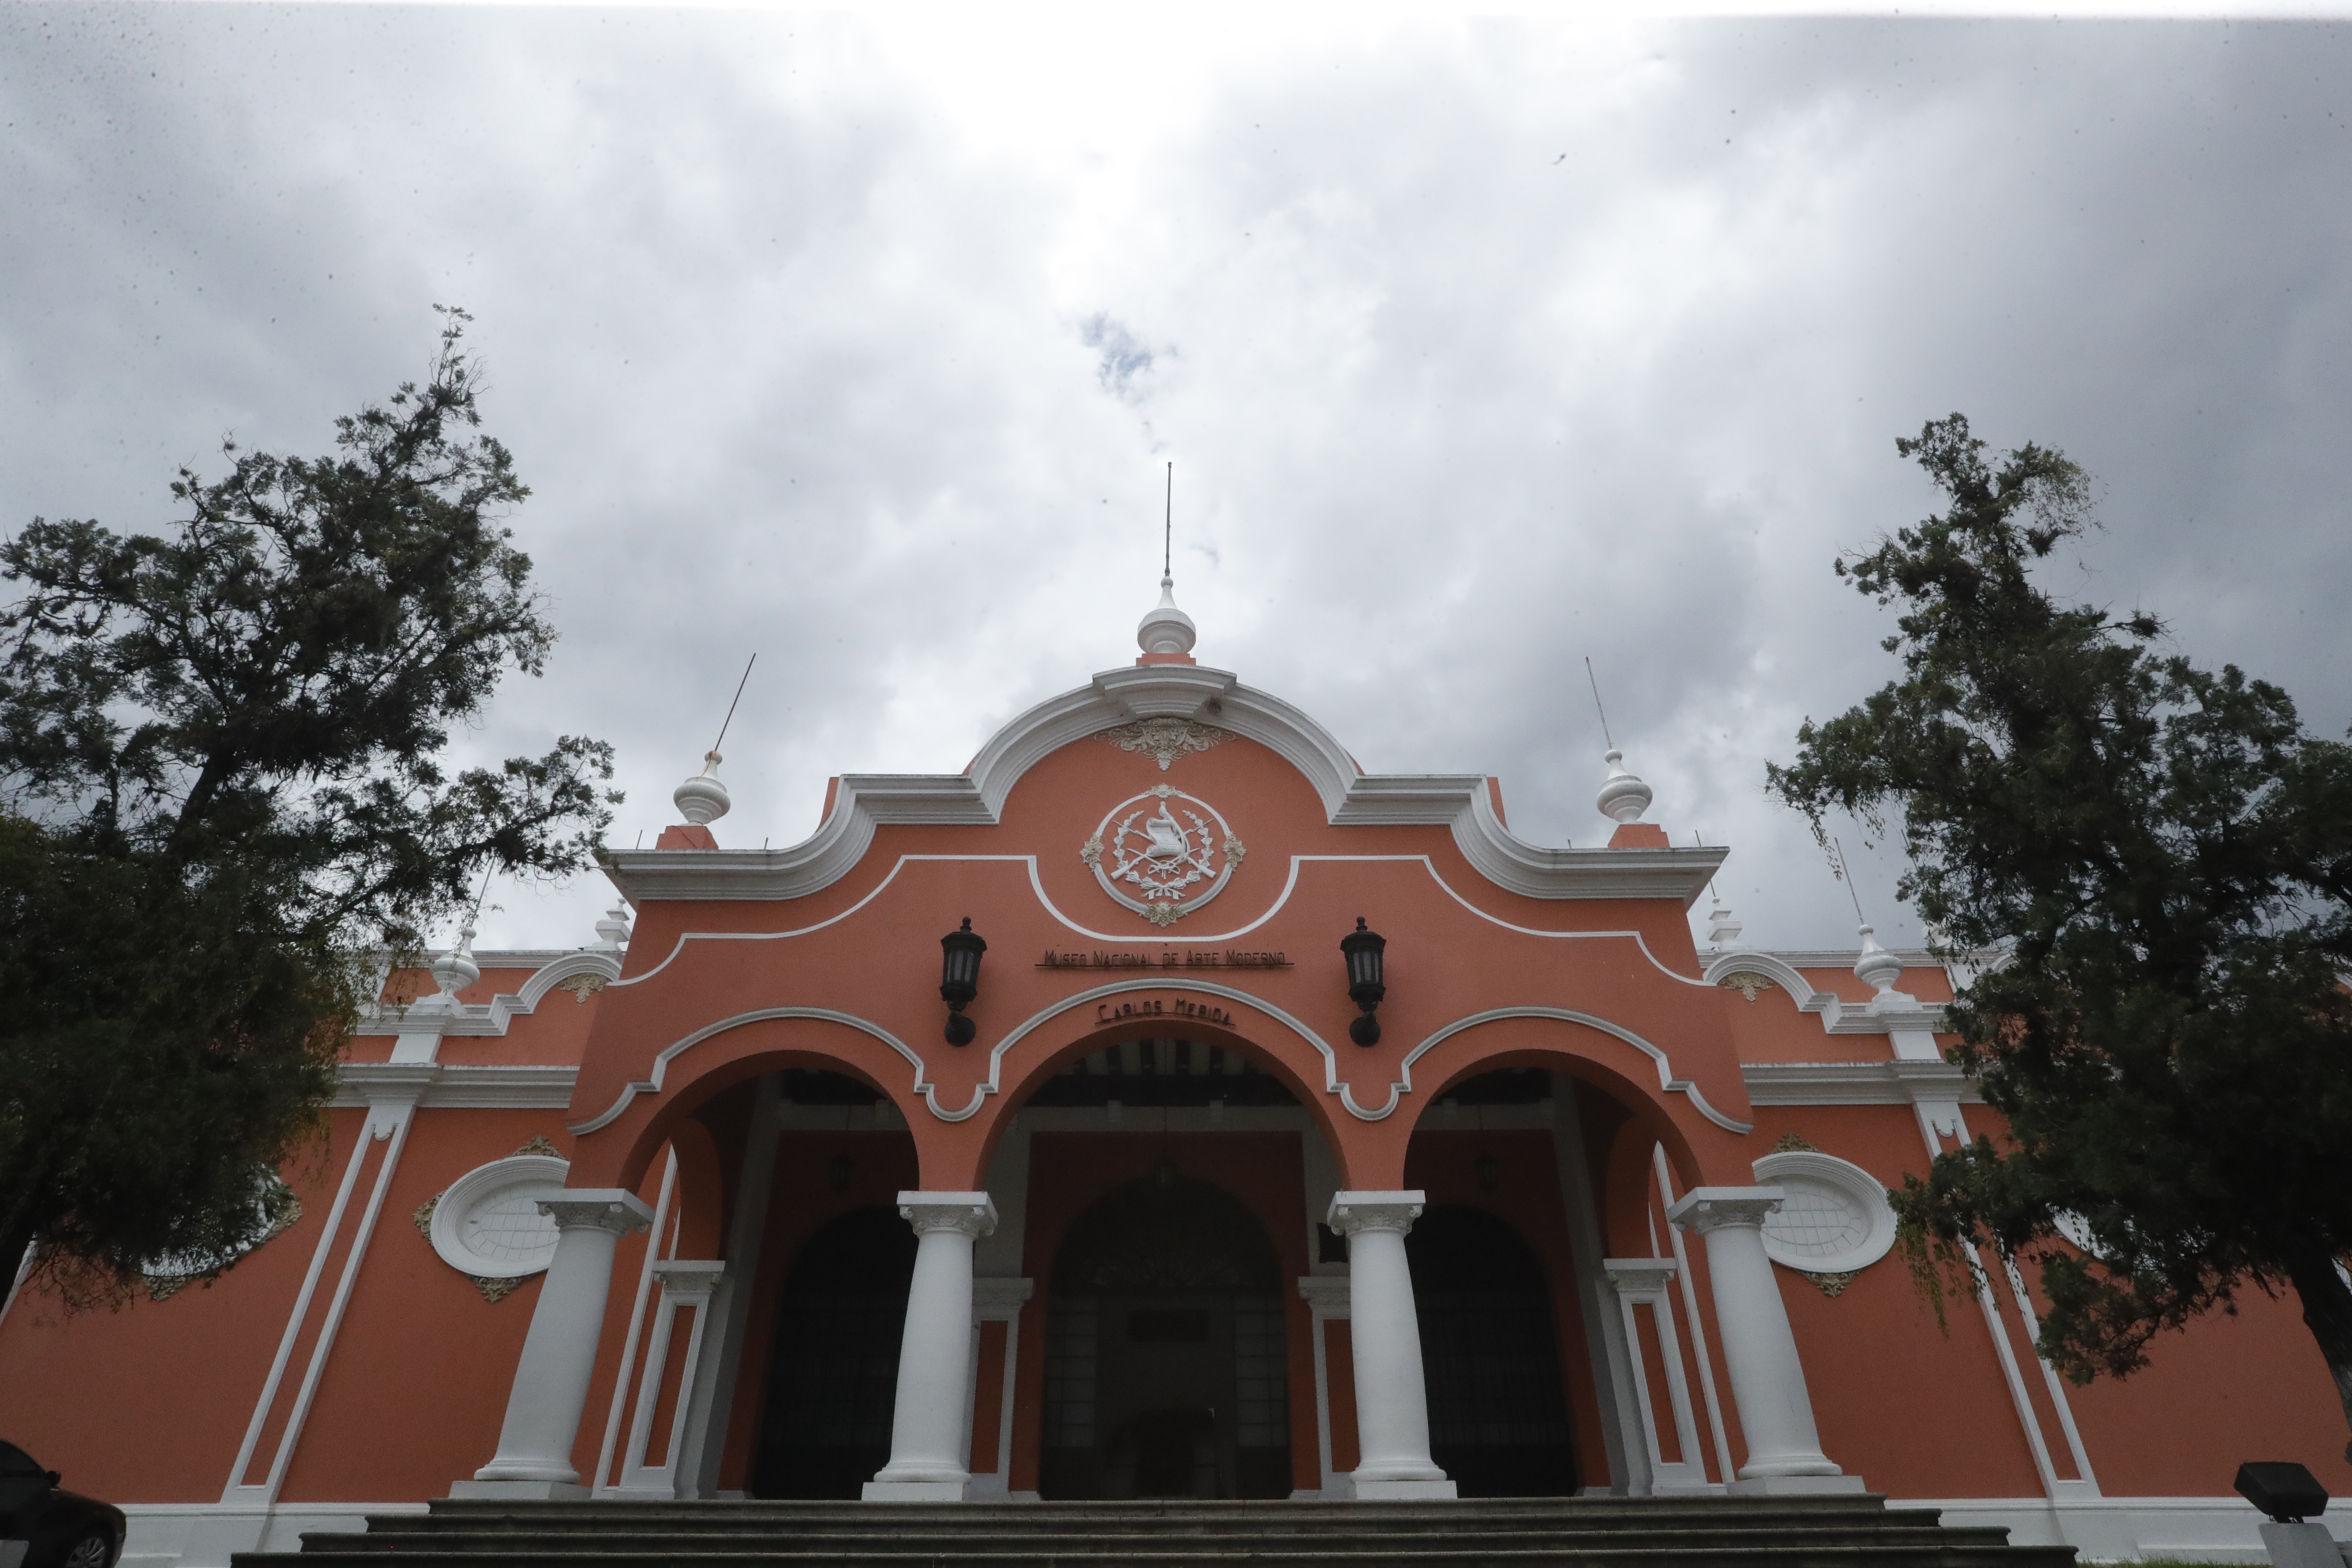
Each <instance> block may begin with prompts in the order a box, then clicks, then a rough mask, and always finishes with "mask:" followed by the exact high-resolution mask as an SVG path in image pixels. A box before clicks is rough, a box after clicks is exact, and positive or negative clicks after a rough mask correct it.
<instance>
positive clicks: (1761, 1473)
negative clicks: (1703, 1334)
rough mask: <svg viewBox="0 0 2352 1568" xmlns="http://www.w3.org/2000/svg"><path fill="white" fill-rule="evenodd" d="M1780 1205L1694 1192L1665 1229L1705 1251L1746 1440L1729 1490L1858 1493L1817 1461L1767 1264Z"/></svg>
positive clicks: (1807, 1407)
mask: <svg viewBox="0 0 2352 1568" xmlns="http://www.w3.org/2000/svg"><path fill="white" fill-rule="evenodd" d="M1780 1198H1781V1192H1780V1188H1778V1187H1693V1188H1692V1189H1691V1190H1690V1191H1689V1192H1687V1193H1685V1194H1683V1195H1682V1197H1681V1198H1680V1199H1678V1200H1677V1201H1676V1202H1675V1205H1674V1206H1673V1207H1672V1208H1669V1209H1668V1210H1666V1218H1667V1219H1668V1220H1670V1221H1671V1222H1673V1223H1674V1224H1675V1226H1679V1227H1681V1228H1682V1229H1684V1230H1695V1231H1696V1232H1698V1234H1699V1235H1700V1236H1701V1237H1704V1238H1705V1240H1706V1271H1707V1277H1708V1279H1709V1282H1710V1283H1711V1285H1712V1286H1713V1289H1714V1295H1715V1322H1716V1328H1717V1331H1718V1332H1720V1333H1721V1334H1722V1336H1723V1360H1724V1365H1725V1368H1726V1370H1727V1371H1728V1372H1729V1373H1730V1374H1731V1397H1732V1401H1733V1403H1734V1404H1736V1405H1738V1408H1739V1429H1740V1431H1741V1432H1742V1433H1744V1434H1745V1435H1746V1436H1747V1438H1748V1463H1746V1464H1745V1465H1743V1466H1741V1467H1740V1468H1739V1479H1738V1480H1735V1481H1733V1482H1732V1483H1731V1486H1730V1489H1731V1490H1732V1491H1735V1492H1858V1491H1861V1490H1862V1489H1863V1482H1862V1478H1861V1477H1860V1476H1849V1475H1845V1474H1843V1473H1842V1472H1841V1471H1840V1470H1839V1469H1838V1468H1837V1466H1836V1465H1835V1464H1833V1463H1832V1462H1831V1460H1830V1458H1829V1457H1828V1456H1827V1455H1825V1454H1823V1453H1822V1439H1821V1435H1820V1434H1819V1433H1818V1432H1817V1431H1816V1430H1815V1429H1814V1426H1813V1401H1812V1396H1811V1394H1809V1393H1807V1392H1806V1389H1805V1366H1804V1363H1803V1362H1801V1361H1800V1360H1799V1359H1798V1357H1797V1336H1796V1335H1795V1334H1794V1333H1792V1332H1791V1331H1790V1328H1789V1309H1788V1307H1787V1306H1786V1305H1785V1304H1784V1303H1783V1302H1782V1301H1781V1300H1780V1281H1779V1280H1778V1279H1774V1278H1773V1276H1772V1260H1771V1258H1769V1257H1767V1256H1766V1255H1765V1251H1764V1216H1765V1215H1769V1214H1770V1213H1771V1212H1772V1211H1773V1210H1775V1209H1777V1208H1779V1207H1780Z"/></svg>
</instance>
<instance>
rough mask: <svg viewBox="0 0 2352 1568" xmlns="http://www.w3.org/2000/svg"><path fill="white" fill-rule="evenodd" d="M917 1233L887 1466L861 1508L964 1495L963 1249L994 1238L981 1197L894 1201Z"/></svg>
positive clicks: (966, 1333) (967, 1314)
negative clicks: (974, 1243)
mask: <svg viewBox="0 0 2352 1568" xmlns="http://www.w3.org/2000/svg"><path fill="white" fill-rule="evenodd" d="M898 1213H899V1214H900V1215H902V1216H903V1217H904V1218H905V1219H906V1221H907V1223H908V1225H911V1226H914V1227H915V1237H916V1244H915V1278H914V1280H913V1282H912V1283H911V1284H910V1285H908V1288H907V1326H906V1330H905V1332H904V1334H903V1336H902V1337H901V1338H900V1340H899V1342H898V1405H897V1406H896V1407H895V1408H894V1409H893V1411H892V1413H891V1418H890V1462H889V1463H888V1464H887V1465H885V1466H883V1467H882V1468H881V1469H880V1470H878V1471H877V1472H876V1473H875V1477H874V1479H872V1480H870V1481H868V1482H866V1491H865V1497H866V1501H868V1502H961V1501H962V1500H964V1499H965V1498H966V1497H968V1496H970V1495H971V1472H970V1471H968V1470H966V1469H965V1468H964V1436H965V1434H966V1432H967V1431H968V1429H969V1425H970V1421H971V1415H970V1411H971V1405H970V1404H969V1403H968V1391H969V1390H970V1388H971V1342H972V1320H971V1248H972V1243H973V1242H974V1241H976V1240H978V1239H979V1238H980V1237H983V1236H986V1235H987V1234H988V1233H989V1232H991V1231H992V1230H994V1229H995V1228H996V1205H994V1204H992V1203H991V1202H990V1201H989V1197H988V1194H986V1193H900V1194H898Z"/></svg>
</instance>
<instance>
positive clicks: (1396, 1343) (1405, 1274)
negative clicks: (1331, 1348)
mask: <svg viewBox="0 0 2352 1568" xmlns="http://www.w3.org/2000/svg"><path fill="white" fill-rule="evenodd" d="M1422 1206H1423V1194H1420V1193H1334V1194H1331V1210H1330V1215H1329V1218H1328V1220H1327V1221H1326V1223H1327V1224H1328V1225H1329V1226H1330V1227H1331V1228H1332V1229H1333V1230H1336V1231H1338V1232H1339V1234H1340V1235H1342V1236H1344V1237H1347V1238H1348V1298H1349V1300H1348V1306H1349V1318H1350V1319H1351V1320H1352V1321H1351V1322H1350V1324H1349V1328H1350V1330H1351V1342H1352V1344H1353V1346H1354V1349H1355V1355H1356V1440H1357V1447H1358V1449H1359V1451H1360V1453H1361V1455H1362V1458H1361V1460H1360V1463H1358V1465H1357V1466H1356V1469H1355V1473H1354V1476H1353V1480H1354V1483H1355V1493H1356V1496H1358V1497H1360V1498H1369V1499H1402V1498H1450V1497H1452V1496H1454V1483H1453V1482H1452V1481H1450V1480H1447V1479H1445V1472H1444V1470H1441V1469H1439V1468H1437V1463H1436V1461H1435V1460H1433V1459H1432V1458H1430V1457H1429V1390H1428V1388H1427V1386H1426V1384H1424V1383H1423V1380H1422V1371H1421V1320H1420V1318H1419V1316H1418V1315H1417V1314H1415V1312H1414V1311H1413V1306H1412V1269H1411V1268H1408V1267H1406V1264H1405V1256H1404V1237H1405V1232H1407V1231H1409V1230H1411V1229H1412V1222H1413V1221H1414V1220H1415V1219H1416V1218H1418V1217H1419V1216H1420V1215H1421V1211H1422Z"/></svg>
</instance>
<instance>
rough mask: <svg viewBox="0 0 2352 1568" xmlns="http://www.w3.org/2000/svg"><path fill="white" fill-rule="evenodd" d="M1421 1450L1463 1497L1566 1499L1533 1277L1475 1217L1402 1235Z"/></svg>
mask: <svg viewBox="0 0 2352 1568" xmlns="http://www.w3.org/2000/svg"><path fill="white" fill-rule="evenodd" d="M1404 1247H1405V1257H1406V1258H1407V1259H1408V1260H1409V1261H1410V1263H1411V1266H1412V1300H1413V1310H1415V1312H1416V1313H1418V1314H1419V1316H1420V1319H1421V1365H1422V1372H1423V1376H1424V1378H1425V1379H1426V1381H1427V1384H1428V1386H1429V1450H1430V1457H1431V1458H1433V1459H1435V1460H1436V1461H1437V1463H1438V1466H1439V1468H1442V1469H1444V1471H1445V1473H1446V1474H1447V1475H1449V1476H1451V1477H1453V1478H1454V1485H1455V1487H1456V1488H1457V1489H1459V1490H1460V1491H1461V1494H1462V1495H1463V1496H1464V1497H1564V1496H1566V1495H1568V1494H1570V1493H1571V1492H1573V1491H1575V1490H1576V1486H1577V1473H1576V1455H1575V1452H1574V1450H1573V1449H1572V1448H1571V1447H1570V1443H1569V1427H1568V1401H1567V1397H1566V1394H1565V1392H1564V1391H1563V1389H1562V1387H1561V1384H1560V1375H1559V1339H1558V1336H1557V1335H1556V1334H1555V1333H1554V1332H1553V1330H1552V1312H1551V1291H1550V1289H1549V1287H1548V1286H1547V1285H1546V1283H1545V1280H1544V1272H1543V1265H1542V1263H1541V1262H1539V1261H1538V1259H1537V1258H1536V1255H1535V1251H1534V1249H1533V1248H1532V1247H1528V1244H1527V1243H1526V1242H1525V1241H1524V1240H1522V1239H1520V1237H1519V1234H1518V1232H1517V1231H1515V1230H1513V1229H1512V1228H1511V1227H1510V1226H1508V1225H1507V1224H1505V1223H1504V1222H1503V1221H1502V1220H1500V1219H1498V1218H1496V1216H1495V1215H1491V1214H1488V1213H1487V1212H1486V1210H1484V1209H1475V1208H1456V1207H1441V1208H1433V1209H1431V1210H1430V1211H1429V1212H1428V1213H1427V1214H1425V1215H1422V1217H1421V1218H1420V1219H1418V1220H1416V1221H1414V1222H1413V1226H1412V1230H1410V1231H1408V1232H1407V1233H1406V1234H1405V1241H1404Z"/></svg>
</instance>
